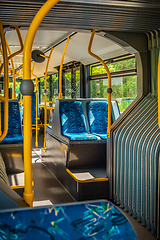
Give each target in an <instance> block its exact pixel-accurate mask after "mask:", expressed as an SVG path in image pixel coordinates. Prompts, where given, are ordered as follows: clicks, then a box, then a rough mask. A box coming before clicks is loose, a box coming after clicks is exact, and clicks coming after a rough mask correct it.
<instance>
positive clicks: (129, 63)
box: [91, 57, 136, 75]
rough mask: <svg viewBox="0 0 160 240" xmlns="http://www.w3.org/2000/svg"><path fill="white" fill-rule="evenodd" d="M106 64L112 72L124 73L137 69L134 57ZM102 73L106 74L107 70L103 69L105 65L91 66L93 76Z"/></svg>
mask: <svg viewBox="0 0 160 240" xmlns="http://www.w3.org/2000/svg"><path fill="white" fill-rule="evenodd" d="M106 64H107V67H108V68H109V71H110V72H116V71H124V70H129V69H134V68H136V62H135V58H134V57H133V58H130V59H126V60H120V61H116V62H113V63H107V62H106ZM102 73H106V70H105V68H104V67H103V65H99V64H93V65H91V75H96V74H102Z"/></svg>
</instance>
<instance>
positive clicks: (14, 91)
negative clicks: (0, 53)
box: [0, 25, 23, 99]
mask: <svg viewBox="0 0 160 240" xmlns="http://www.w3.org/2000/svg"><path fill="white" fill-rule="evenodd" d="M13 27H14V28H15V29H16V32H17V35H18V39H19V42H20V47H21V48H20V49H19V50H18V51H16V52H15V53H13V54H10V56H9V57H8V61H9V60H11V59H12V58H13V57H15V56H17V55H18V54H20V53H21V52H22V51H23V40H22V36H21V33H20V30H19V27H18V26H16V25H15V26H13ZM8 50H9V49H8ZM11 63H12V60H11ZM2 71H3V64H2V65H1V67H0V72H2ZM13 99H16V80H15V77H14V76H13Z"/></svg>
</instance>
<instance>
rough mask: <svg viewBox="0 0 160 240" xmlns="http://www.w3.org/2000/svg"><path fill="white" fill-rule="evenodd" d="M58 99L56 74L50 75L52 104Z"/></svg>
mask: <svg viewBox="0 0 160 240" xmlns="http://www.w3.org/2000/svg"><path fill="white" fill-rule="evenodd" d="M56 99H58V74H53V75H52V102H55V101H56Z"/></svg>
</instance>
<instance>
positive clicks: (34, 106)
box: [32, 92, 39, 124]
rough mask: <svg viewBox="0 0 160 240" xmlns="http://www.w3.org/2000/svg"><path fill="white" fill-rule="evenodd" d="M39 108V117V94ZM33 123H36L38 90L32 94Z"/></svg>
mask: <svg viewBox="0 0 160 240" xmlns="http://www.w3.org/2000/svg"><path fill="white" fill-rule="evenodd" d="M37 103H38V106H37V110H38V117H39V97H38V94H37ZM32 124H36V92H34V93H33V94H32Z"/></svg>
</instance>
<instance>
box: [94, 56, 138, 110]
mask: <svg viewBox="0 0 160 240" xmlns="http://www.w3.org/2000/svg"><path fill="white" fill-rule="evenodd" d="M112 61H113V62H111V63H108V64H107V66H108V68H109V70H110V72H111V78H112V100H117V102H118V105H119V109H120V112H121V113H122V112H123V111H124V110H125V109H126V108H127V107H128V106H129V105H130V104H131V102H133V100H134V99H135V98H136V96H137V76H136V68H135V66H136V62H135V58H134V57H133V56H129V57H125V59H120V60H119V59H118V60H115V61H114V60H112ZM90 70H91V76H90V97H91V98H107V88H108V79H107V77H106V73H105V69H104V67H103V66H102V65H100V64H95V65H92V66H91V68H90Z"/></svg>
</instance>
